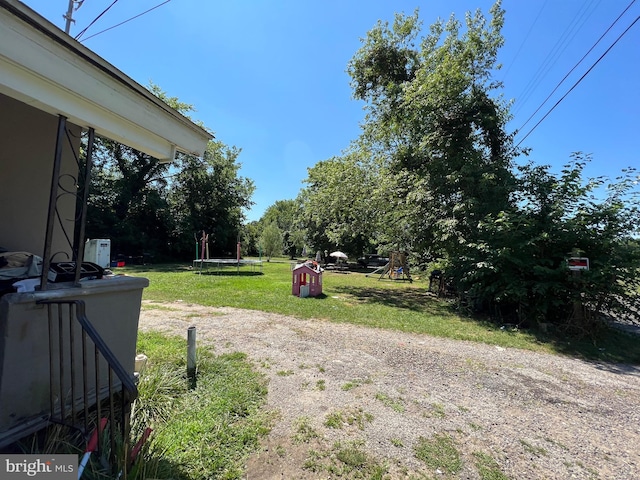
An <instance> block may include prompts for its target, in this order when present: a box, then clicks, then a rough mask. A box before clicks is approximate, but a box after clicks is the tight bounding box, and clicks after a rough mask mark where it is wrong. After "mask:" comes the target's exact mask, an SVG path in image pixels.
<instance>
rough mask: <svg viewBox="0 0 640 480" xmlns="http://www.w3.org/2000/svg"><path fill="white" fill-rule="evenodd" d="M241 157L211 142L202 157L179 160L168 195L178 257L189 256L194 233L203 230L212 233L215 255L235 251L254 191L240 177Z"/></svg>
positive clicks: (183, 157) (250, 183) (237, 151)
mask: <svg viewBox="0 0 640 480" xmlns="http://www.w3.org/2000/svg"><path fill="white" fill-rule="evenodd" d="M239 155H240V150H239V149H237V148H235V147H228V146H226V145H225V144H223V143H222V142H219V141H211V142H209V144H208V145H207V150H206V151H205V154H204V156H203V157H202V158H197V157H194V156H191V155H184V156H181V157H180V159H179V161H178V162H177V165H176V168H177V173H176V174H175V175H174V176H173V177H172V182H171V190H170V194H169V201H170V205H171V213H172V217H173V219H174V221H175V223H176V228H175V230H174V232H173V234H172V238H173V245H174V250H175V253H176V254H177V255H179V256H181V257H184V256H185V255H187V254H188V252H189V251H190V250H191V244H192V243H193V241H192V237H193V234H194V233H196V232H201V231H203V230H204V231H205V232H206V233H207V234H209V242H210V243H209V248H210V251H211V252H212V254H215V255H227V256H228V255H232V254H233V252H234V251H235V245H236V243H237V241H238V240H239V235H240V228H241V225H242V221H243V208H248V207H249V206H250V205H251V202H250V198H251V195H252V194H253V191H254V186H253V182H252V181H251V180H249V179H246V178H243V177H240V176H239V175H238V171H239V169H240V164H239V163H237V162H236V160H237V158H238V156H239Z"/></svg>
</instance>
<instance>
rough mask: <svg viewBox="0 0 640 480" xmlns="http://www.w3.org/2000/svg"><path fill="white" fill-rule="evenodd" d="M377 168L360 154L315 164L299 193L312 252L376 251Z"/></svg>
mask: <svg viewBox="0 0 640 480" xmlns="http://www.w3.org/2000/svg"><path fill="white" fill-rule="evenodd" d="M378 173H379V170H378V167H377V166H376V165H375V163H374V162H373V161H371V159H370V158H369V157H368V156H367V155H365V154H363V153H361V152H357V151H354V152H351V153H348V154H346V155H344V156H342V157H334V158H331V159H329V160H324V161H322V162H318V163H317V164H316V165H314V166H313V167H312V168H309V169H308V175H307V178H306V179H305V183H306V187H305V188H304V189H303V190H302V192H301V193H300V196H299V199H300V202H301V204H302V205H303V207H302V216H301V224H302V225H303V226H304V227H305V230H306V231H307V239H308V242H309V244H310V247H312V249H313V250H322V251H324V250H335V249H336V248H340V249H342V250H344V251H345V252H346V253H349V254H353V255H359V254H361V253H364V252H365V251H370V250H371V249H374V250H375V249H376V248H375V243H376V242H375V237H376V232H377V229H378V227H379V220H380V218H381V211H380V208H379V205H378V203H377V200H376V199H377V192H376V189H377V188H378V181H377V179H378V178H379V177H378Z"/></svg>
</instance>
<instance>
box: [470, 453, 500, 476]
mask: <svg viewBox="0 0 640 480" xmlns="http://www.w3.org/2000/svg"><path fill="white" fill-rule="evenodd" d="M473 457H474V459H475V463H476V468H477V469H478V473H479V474H480V478H481V480H509V477H507V476H506V475H505V474H504V473H503V472H502V470H500V466H499V465H498V463H497V462H496V461H495V460H494V459H493V458H492V457H491V456H490V455H487V454H486V453H483V452H473Z"/></svg>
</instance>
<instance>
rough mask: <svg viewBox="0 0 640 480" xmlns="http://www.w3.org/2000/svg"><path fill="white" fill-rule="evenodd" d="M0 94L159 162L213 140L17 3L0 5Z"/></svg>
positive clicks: (200, 150)
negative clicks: (91, 129) (63, 118)
mask: <svg viewBox="0 0 640 480" xmlns="http://www.w3.org/2000/svg"><path fill="white" fill-rule="evenodd" d="M0 93H3V94H5V95H7V96H10V97H13V98H16V99H17V100H20V101H22V102H24V103H27V104H29V105H31V106H33V107H35V108H38V109H40V110H44V111H46V112H49V113H51V114H53V115H64V116H65V117H67V118H68V120H69V121H70V122H72V123H74V124H76V125H78V126H81V127H84V128H88V127H93V128H94V129H95V131H96V133H97V134H98V135H101V136H104V137H107V138H110V139H112V140H116V141H118V142H120V143H123V144H125V145H128V146H130V147H133V148H135V149H137V150H140V151H141V152H144V153H147V154H149V155H151V156H153V157H155V158H158V159H160V160H162V161H171V160H173V156H174V155H175V152H176V150H178V151H182V152H185V153H191V154H194V155H198V156H201V155H202V154H203V152H204V150H205V149H206V145H207V142H208V141H209V140H210V139H211V138H213V136H212V135H211V134H210V133H209V132H207V131H206V130H204V129H203V128H201V127H199V126H198V125H196V124H194V123H193V122H191V121H190V120H189V119H187V118H186V117H184V116H183V115H181V114H180V113H178V112H177V111H175V110H174V109H172V108H170V107H169V106H167V105H166V104H165V103H164V102H162V101H161V100H159V99H158V98H156V97H155V96H154V95H153V94H151V93H150V92H148V91H147V90H146V89H145V88H144V87H142V86H141V85H139V84H138V83H136V82H135V81H134V80H132V79H131V78H129V77H127V76H126V75H125V74H124V73H122V72H121V71H119V70H118V69H116V68H115V67H114V66H112V65H111V64H109V63H107V62H106V61H105V60H103V59H102V58H101V57H99V56H98V55H96V54H95V53H94V52H92V51H91V50H89V49H87V48H86V47H84V46H83V45H82V44H80V43H79V42H77V41H76V40H74V39H72V38H71V37H69V36H68V35H67V34H65V33H64V32H62V30H60V29H59V28H57V27H55V26H54V25H53V24H51V23H49V22H48V21H47V20H45V19H44V18H42V17H41V16H39V15H38V14H37V13H35V12H34V11H33V10H31V9H29V8H28V7H26V6H25V5H24V4H22V3H20V2H18V1H17V0H0Z"/></svg>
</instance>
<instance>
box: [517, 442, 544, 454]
mask: <svg viewBox="0 0 640 480" xmlns="http://www.w3.org/2000/svg"><path fill="white" fill-rule="evenodd" d="M520 445H522V446H523V447H524V450H525V451H526V452H528V453H530V454H532V455H535V456H536V457H546V456H547V454H548V453H549V452H547V449H546V448H543V447H536V446H535V445H532V444H530V443H529V442H527V441H525V440H522V439H521V440H520Z"/></svg>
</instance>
